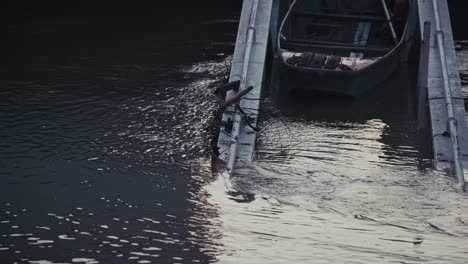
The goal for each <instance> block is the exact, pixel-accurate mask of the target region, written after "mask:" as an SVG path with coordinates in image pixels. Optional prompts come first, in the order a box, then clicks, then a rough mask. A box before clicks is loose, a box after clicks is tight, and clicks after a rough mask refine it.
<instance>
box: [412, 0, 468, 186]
mask: <svg viewBox="0 0 468 264" xmlns="http://www.w3.org/2000/svg"><path fill="white" fill-rule="evenodd" d="M418 9H419V22H420V23H419V24H420V27H421V34H424V30H425V29H424V25H425V23H426V22H430V23H431V30H430V32H431V34H430V35H431V42H430V47H429V60H428V63H427V65H428V74H427V78H426V79H427V96H428V102H429V112H430V122H431V132H432V146H433V150H434V162H435V166H436V168H437V169H440V170H447V171H450V172H452V173H454V174H455V175H456V176H457V179H458V182H459V184H460V188H461V189H462V190H464V189H465V181H464V175H463V168H462V165H464V166H463V167H465V168H466V164H467V163H466V162H467V161H468V128H467V126H468V124H467V120H466V113H465V105H464V101H463V94H462V91H461V82H460V76H459V71H458V64H457V59H456V52H455V46H454V41H453V35H452V26H451V24H450V15H449V9H448V2H447V0H418ZM421 38H422V39H423V38H424V36H421Z"/></svg>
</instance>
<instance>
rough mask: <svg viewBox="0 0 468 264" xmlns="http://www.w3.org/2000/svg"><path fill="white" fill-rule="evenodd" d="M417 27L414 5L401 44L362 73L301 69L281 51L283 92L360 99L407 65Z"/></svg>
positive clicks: (361, 70) (279, 57)
mask: <svg viewBox="0 0 468 264" xmlns="http://www.w3.org/2000/svg"><path fill="white" fill-rule="evenodd" d="M416 26H417V10H416V5H415V4H414V2H413V4H412V5H411V9H410V10H409V14H408V17H407V23H406V26H405V30H404V33H403V35H402V37H401V39H400V42H399V43H398V44H397V45H396V46H395V47H394V48H393V49H391V50H390V51H389V52H388V53H387V54H385V55H384V56H382V57H380V58H379V59H378V60H377V61H375V62H374V63H372V64H370V65H369V66H367V67H364V68H362V69H359V70H340V69H324V68H309V67H299V66H297V65H292V64H289V63H287V62H286V60H285V58H284V57H283V56H282V53H283V52H290V51H289V50H284V49H278V50H277V51H276V52H277V56H276V58H277V59H278V60H279V65H280V69H279V74H280V76H279V78H280V81H281V88H280V89H282V90H287V91H294V90H303V91H309V92H317V93H320V94H330V95H342V96H350V97H357V96H359V95H361V94H363V93H365V92H366V91H368V90H370V89H372V88H374V87H376V86H378V85H379V84H381V83H383V82H384V81H385V80H387V79H388V78H389V77H390V76H391V75H392V74H393V72H395V70H396V69H397V68H398V67H399V65H401V63H403V62H406V61H407V60H408V57H409V56H410V52H411V50H412V45H413V42H414V41H413V39H414V36H415V33H416V32H415V31H416V28H417V27H416Z"/></svg>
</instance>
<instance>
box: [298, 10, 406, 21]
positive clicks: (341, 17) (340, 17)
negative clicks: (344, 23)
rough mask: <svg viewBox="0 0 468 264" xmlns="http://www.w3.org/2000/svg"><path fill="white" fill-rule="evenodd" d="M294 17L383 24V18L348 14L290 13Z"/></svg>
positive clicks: (397, 19)
mask: <svg viewBox="0 0 468 264" xmlns="http://www.w3.org/2000/svg"><path fill="white" fill-rule="evenodd" d="M292 13H293V15H294V16H296V17H297V16H305V17H316V18H328V19H333V20H351V21H377V22H385V21H386V19H385V17H383V16H382V17H381V16H367V15H349V14H337V13H318V12H307V11H298V10H293V11H292ZM394 20H395V21H404V19H402V18H394Z"/></svg>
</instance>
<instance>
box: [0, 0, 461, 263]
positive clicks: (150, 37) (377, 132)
mask: <svg viewBox="0 0 468 264" xmlns="http://www.w3.org/2000/svg"><path fill="white" fill-rule="evenodd" d="M213 10H214V12H213ZM171 12H174V11H173V10H172V11H171ZM236 14H237V10H236V9H233V8H231V9H229V8H227V7H223V6H221V5H215V6H214V9H212V10H211V11H210V12H205V13H203V12H202V11H200V14H199V16H195V17H193V16H190V15H187V14H184V21H183V22H184V23H182V22H179V23H178V22H174V24H173V25H172V26H173V28H170V29H169V28H165V27H164V26H161V24H162V23H161V21H160V20H158V19H156V20H151V19H153V18H151V19H148V21H147V20H146V18H145V20H144V23H143V21H133V22H131V23H130V22H129V21H124V22H122V21H121V19H117V20H116V18H109V17H106V18H105V19H104V20H100V19H98V20H97V21H95V20H91V21H87V22H84V21H83V20H76V19H74V18H73V17H72V18H70V19H68V18H67V19H65V18H61V20H60V22H61V23H55V22H54V21H51V20H44V21H42V20H39V22H38V21H35V22H34V23H32V22H31V23H19V22H15V23H11V24H8V27H7V28H6V30H7V31H6V32H7V36H8V38H7V39H8V41H7V42H6V43H3V44H2V45H5V48H3V49H1V54H2V56H3V57H4V58H5V59H6V62H7V63H6V64H2V67H1V72H0V87H1V89H0V138H1V142H0V260H2V263H12V262H26V263H28V262H29V263H52V262H54V263H56V262H59V263H64V262H65V263H72V262H75V263H98V262H99V263H207V262H220V263H285V262H290V263H344V262H346V263H421V262H425V263H466V261H467V259H468V257H467V256H468V247H467V246H466V245H467V239H468V197H467V195H466V194H461V193H459V192H457V191H456V189H455V188H454V186H455V179H453V178H452V177H448V176H446V175H445V174H442V173H437V172H433V171H431V170H430V169H429V167H430V166H429V164H428V161H426V160H421V159H419V158H418V150H417V146H416V142H417V134H416V125H417V124H416V120H415V118H416V106H415V105H414V103H413V102H414V97H415V94H414V92H412V90H411V88H412V87H414V82H415V80H414V74H412V73H413V72H412V71H413V70H412V69H405V68H403V69H401V71H400V72H398V73H397V74H396V75H395V76H394V78H392V80H391V81H389V82H387V83H385V84H384V85H382V87H380V88H378V89H377V90H376V91H375V92H374V93H370V94H368V95H367V96H365V97H364V98H361V99H359V100H357V101H353V102H350V101H349V100H337V99H335V98H316V97H313V96H310V95H302V94H299V95H297V96H295V97H292V98H287V100H283V101H277V100H274V99H273V98H267V99H266V100H265V102H264V104H263V107H264V111H263V113H262V114H263V115H262V121H261V124H260V126H261V127H262V131H261V134H260V137H259V146H258V150H259V151H258V153H259V156H258V159H257V161H256V162H255V163H253V164H248V165H247V164H246V165H245V166H244V167H243V168H242V169H241V170H239V173H238V174H236V175H235V176H234V177H233V178H232V179H231V180H232V183H233V184H234V186H235V187H236V189H237V190H238V191H239V193H226V188H225V184H226V182H225V179H224V178H223V177H220V176H219V175H218V173H217V172H216V171H215V170H214V169H213V168H212V166H211V163H210V160H209V155H210V141H211V138H212V135H213V131H212V124H213V122H214V111H215V109H216V105H215V102H214V98H213V97H212V95H211V91H212V89H213V88H214V87H215V86H216V85H218V84H219V82H220V81H221V80H222V79H223V78H224V77H225V74H226V65H225V64H226V63H227V62H228V61H229V54H230V53H231V52H232V43H233V39H234V37H235V35H234V34H235V31H236V24H235V19H234V21H233V20H232V18H236ZM226 17H227V18H228V19H226ZM108 20H109V21H108ZM187 20H188V21H189V22H187ZM117 21H120V22H118V23H117ZM233 22H234V23H233ZM187 25H196V26H192V27H190V26H187ZM161 36H164V38H161ZM161 39H163V40H161ZM31 43H33V45H31ZM459 46H460V47H459V49H458V52H459V59H460V66H461V70H462V73H463V74H465V73H466V67H468V66H467V65H468V59H467V58H468V55H467V54H468V52H467V51H468V49H466V45H465V44H464V42H459ZM465 75H466V74H465ZM463 76H464V75H463ZM465 79H466V78H465Z"/></svg>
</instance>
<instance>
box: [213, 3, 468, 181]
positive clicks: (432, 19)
mask: <svg viewBox="0 0 468 264" xmlns="http://www.w3.org/2000/svg"><path fill="white" fill-rule="evenodd" d="M297 1H301V0H297ZM303 1H306V0H303ZM309 1H310V2H313V1H311V0H309ZM323 1H328V0H316V2H317V4H319V3H321V2H323ZM333 1H338V2H340V1H339V0H333ZM375 1H378V0H375ZM295 2H296V1H293V3H295ZM397 2H398V3H400V2H405V0H396V1H392V0H385V1H384V0H382V5H383V6H384V7H385V11H386V12H385V13H386V14H387V16H386V17H387V19H386V20H387V22H388V25H389V27H390V28H392V27H391V25H392V19H393V18H392V16H393V14H391V13H388V10H387V8H386V6H387V4H389V5H391V4H395V3H397ZM351 3H356V4H358V3H359V1H356V2H354V1H351ZM406 3H407V4H408V5H409V8H411V9H412V10H415V9H417V12H418V19H417V20H418V22H419V28H420V40H421V49H420V50H421V52H420V67H419V68H420V70H419V76H418V79H419V81H418V86H419V118H420V126H419V129H420V130H424V131H425V132H427V134H429V135H430V137H429V138H430V140H427V142H425V144H426V145H430V148H431V150H432V153H433V156H432V158H433V160H434V166H435V168H436V169H437V170H443V171H447V172H449V173H453V174H454V175H455V176H456V178H457V180H458V183H459V186H460V188H461V189H463V190H464V189H465V179H464V171H463V170H464V168H467V167H468V124H467V119H466V113H465V108H464V100H463V96H462V92H461V83H460V78H459V72H458V66H457V60H456V53H455V47H454V41H453V35H452V28H451V23H450V15H449V10H448V2H447V0H415V1H406ZM289 4H290V2H289ZM281 5H288V3H285V2H283V1H280V0H244V1H243V7H242V13H241V17H240V21H239V29H238V34H237V39H236V46H235V50H234V55H233V59H232V64H231V65H232V67H231V72H230V78H229V82H230V84H236V85H231V87H233V86H236V88H235V89H231V90H229V91H227V94H226V98H225V102H229V104H228V105H226V107H225V108H224V109H223V110H224V112H223V116H222V122H221V126H220V129H219V137H218V142H217V149H218V152H219V156H218V157H219V159H220V160H222V161H224V162H225V163H226V164H227V172H228V174H232V173H233V172H234V171H235V168H236V167H237V166H240V164H241V163H243V162H250V161H252V160H253V159H254V158H255V144H256V137H257V131H258V128H257V124H258V118H259V114H260V101H261V95H262V89H263V88H265V86H266V85H265V82H264V79H265V76H266V75H271V77H272V78H271V80H272V82H274V80H278V78H275V75H278V73H280V72H278V69H277V68H275V67H274V64H275V60H277V59H278V58H277V56H276V55H275V50H276V49H277V48H278V43H276V41H275V40H276V39H277V38H278V36H282V35H281V34H280V33H278V28H279V24H280V22H281V21H282V19H284V17H285V14H284V13H285V12H284V10H281V8H280V6H281ZM415 5H417V7H415ZM299 6H300V5H299ZM374 19H375V18H374ZM418 39H419V37H418ZM269 49H271V51H272V52H271V53H272V54H273V58H272V61H273V67H270V66H269V65H267V61H269V60H267V54H268V52H267V51H268V50H269ZM356 60H359V58H357V59H356ZM270 68H271V69H272V72H270V73H269V74H265V73H266V71H267V69H270ZM272 85H274V86H278V85H277V84H275V83H272ZM311 85H313V84H311ZM237 87H238V88H237ZM425 124H427V125H425Z"/></svg>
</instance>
